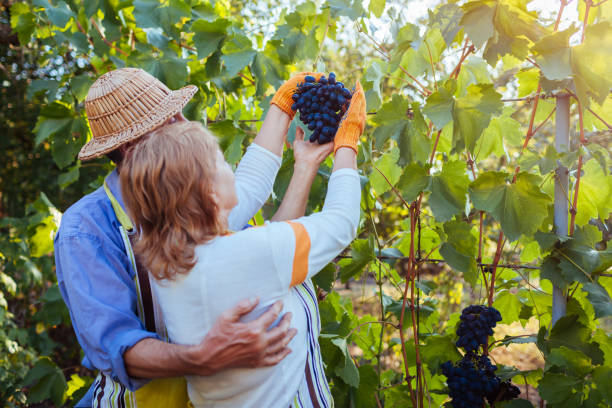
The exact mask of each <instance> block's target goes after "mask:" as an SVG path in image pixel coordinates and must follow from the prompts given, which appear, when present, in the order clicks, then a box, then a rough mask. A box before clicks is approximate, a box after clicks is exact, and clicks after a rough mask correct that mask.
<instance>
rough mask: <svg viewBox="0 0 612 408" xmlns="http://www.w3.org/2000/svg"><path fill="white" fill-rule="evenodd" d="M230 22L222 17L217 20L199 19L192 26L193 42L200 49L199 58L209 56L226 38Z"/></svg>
mask: <svg viewBox="0 0 612 408" xmlns="http://www.w3.org/2000/svg"><path fill="white" fill-rule="evenodd" d="M229 26H230V22H229V21H228V20H226V19H223V18H220V19H217V20H215V21H212V22H211V21H206V20H201V19H200V20H197V21H195V22H194V23H193V25H192V26H191V30H192V31H193V33H194V35H193V43H194V45H195V47H196V49H197V50H198V58H199V59H202V58H207V57H208V56H210V55H211V54H212V53H213V52H215V50H217V48H218V47H219V44H220V43H221V42H222V41H223V40H224V39H225V37H226V35H227V28H228V27H229Z"/></svg>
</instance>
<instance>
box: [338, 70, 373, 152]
mask: <svg viewBox="0 0 612 408" xmlns="http://www.w3.org/2000/svg"><path fill="white" fill-rule="evenodd" d="M365 123H366V100H365V95H364V93H363V88H362V87H361V84H360V83H359V81H357V84H356V85H355V92H353V96H352V97H351V102H350V104H349V108H348V110H347V111H346V113H345V114H344V116H343V117H342V120H341V122H340V126H338V131H337V132H336V136H335V138H334V153H335V152H336V151H337V150H338V149H339V148H341V147H350V148H351V149H353V150H354V151H355V153H358V152H357V142H359V137H360V136H361V134H362V133H363V130H364V129H365Z"/></svg>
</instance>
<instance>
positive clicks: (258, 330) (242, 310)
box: [124, 300, 297, 378]
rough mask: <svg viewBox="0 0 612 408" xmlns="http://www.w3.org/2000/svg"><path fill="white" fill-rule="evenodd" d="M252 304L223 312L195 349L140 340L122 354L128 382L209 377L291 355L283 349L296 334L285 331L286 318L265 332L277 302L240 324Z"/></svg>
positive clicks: (277, 309)
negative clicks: (220, 372)
mask: <svg viewBox="0 0 612 408" xmlns="http://www.w3.org/2000/svg"><path fill="white" fill-rule="evenodd" d="M257 303H258V302H257V301H252V300H249V301H242V302H240V303H238V305H237V306H236V307H234V308H232V309H230V310H228V311H226V312H225V313H224V314H223V315H222V316H221V317H220V318H219V319H218V320H217V321H216V322H215V325H214V326H213V328H212V329H211V330H210V331H209V332H208V334H207V335H206V337H205V338H204V340H203V341H202V342H201V343H200V344H198V345H195V346H183V345H177V344H171V343H165V342H162V341H159V340H156V339H144V340H142V341H140V342H139V343H137V344H136V345H134V346H133V347H132V348H130V349H129V350H128V351H126V353H125V354H124V359H125V365H126V368H127V371H128V373H129V375H130V376H132V377H140V378H159V377H172V376H182V375H204V376H206V375H212V374H215V373H216V372H219V371H222V370H225V369H228V368H232V367H264V366H270V365H275V364H277V363H279V362H280V361H281V360H282V359H283V358H285V357H286V356H287V354H289V353H290V350H289V349H288V348H287V344H289V342H290V341H291V339H292V338H293V336H295V334H296V333H297V331H296V330H295V329H290V330H289V323H290V320H291V313H287V314H285V315H284V316H283V318H282V319H281V321H280V323H279V324H278V325H277V326H275V327H274V328H273V329H270V330H267V328H268V327H269V326H270V325H271V324H272V323H273V322H274V321H275V320H276V319H277V318H278V315H279V313H280V311H281V309H282V303H281V302H280V301H279V302H276V303H275V304H274V305H273V306H272V307H271V308H270V309H269V310H268V311H266V312H265V313H264V314H262V315H261V316H260V317H259V318H258V319H257V320H254V321H252V322H249V323H241V322H240V318H241V317H242V316H243V315H245V314H247V313H249V312H251V311H252V310H253V309H254V308H255V306H257Z"/></svg>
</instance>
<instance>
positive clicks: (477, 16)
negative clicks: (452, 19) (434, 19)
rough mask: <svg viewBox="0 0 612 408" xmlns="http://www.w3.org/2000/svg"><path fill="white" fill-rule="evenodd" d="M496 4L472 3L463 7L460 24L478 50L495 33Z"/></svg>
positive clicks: (488, 0) (485, 1)
mask: <svg viewBox="0 0 612 408" xmlns="http://www.w3.org/2000/svg"><path fill="white" fill-rule="evenodd" d="M494 15H495V3H494V2H493V1H490V0H484V1H470V2H468V3H466V4H465V5H464V6H463V17H462V18H461V22H460V24H461V25H462V26H463V28H464V29H465V32H466V33H467V35H468V37H469V38H470V40H472V42H473V43H474V45H475V46H476V48H480V47H482V46H483V44H484V43H486V42H487V41H488V40H489V38H491V37H492V36H493V34H494V33H495V30H494V26H493V16H494Z"/></svg>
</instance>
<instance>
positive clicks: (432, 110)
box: [423, 82, 455, 129]
mask: <svg viewBox="0 0 612 408" xmlns="http://www.w3.org/2000/svg"><path fill="white" fill-rule="evenodd" d="M451 83H452V82H451ZM448 88H450V89H448ZM448 88H447V87H446V86H444V87H440V88H438V91H436V92H434V93H432V94H431V95H429V97H427V102H426V103H425V107H424V108H423V113H424V114H425V116H427V117H428V118H429V119H430V120H431V121H432V122H433V123H434V125H435V126H436V128H437V129H442V128H443V127H444V125H446V124H447V123H448V122H450V121H451V120H453V108H454V106H455V100H454V99H453V92H454V89H453V88H452V87H448Z"/></svg>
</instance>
